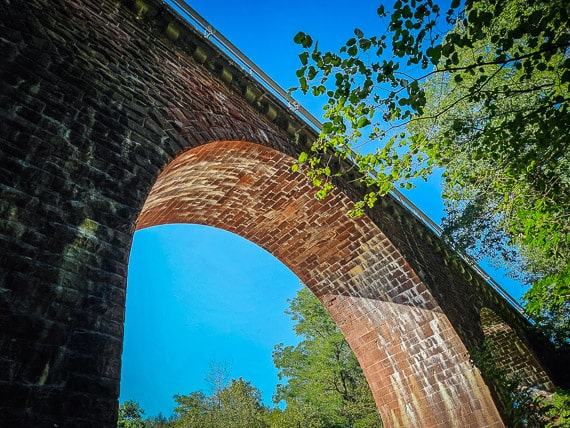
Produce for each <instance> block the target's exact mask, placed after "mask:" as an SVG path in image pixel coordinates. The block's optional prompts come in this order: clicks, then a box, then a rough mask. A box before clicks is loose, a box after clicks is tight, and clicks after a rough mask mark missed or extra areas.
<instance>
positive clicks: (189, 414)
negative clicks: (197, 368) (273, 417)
mask: <svg viewBox="0 0 570 428" xmlns="http://www.w3.org/2000/svg"><path fill="white" fill-rule="evenodd" d="M174 400H175V401H176V403H177V407H176V408H175V409H174V411H175V412H176V413H177V415H178V417H177V418H176V420H175V422H174V426H175V427H185V428H191V427H196V428H224V427H233V428H240V427H243V428H264V427H266V426H267V424H266V422H265V417H266V413H267V409H266V408H265V407H264V406H263V403H262V400H261V393H260V392H259V390H258V389H257V388H255V387H254V386H252V385H251V384H250V383H249V382H246V381H245V380H243V379H242V378H241V377H240V378H239V379H232V380H231V382H230V383H229V385H227V386H224V387H222V388H220V389H219V390H217V391H216V392H215V393H214V394H213V395H211V396H206V395H205V394H203V393H202V392H192V393H190V394H189V395H175V396H174Z"/></svg>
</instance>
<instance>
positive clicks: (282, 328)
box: [120, 224, 301, 415]
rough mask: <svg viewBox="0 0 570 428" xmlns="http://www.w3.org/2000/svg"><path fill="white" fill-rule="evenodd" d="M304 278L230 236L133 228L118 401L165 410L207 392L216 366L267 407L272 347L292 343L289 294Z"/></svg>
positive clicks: (197, 228)
mask: <svg viewBox="0 0 570 428" xmlns="http://www.w3.org/2000/svg"><path fill="white" fill-rule="evenodd" d="M299 288H301V285H300V283H299V280H298V278H297V277H296V276H295V275H294V274H293V273H292V272H291V271H290V270H289V269H287V268H286V267H285V266H284V265H283V264H282V263H279V262H278V261H277V260H276V259H275V258H274V257H273V256H271V255H270V254H269V253H267V252H266V251H264V250H262V249H260V248H259V247H257V246H255V245H254V244H252V243H251V242H249V241H247V240H245V239H243V238H241V237H239V236H237V235H234V234H231V233H229V232H226V231H223V230H220V229H215V228H211V227H207V226H201V225H194V224H174V225H163V226H157V227H152V228H148V229H144V230H140V231H138V232H137V233H136V234H135V238H134V242H133V247H132V250H131V256H130V263H129V277H128V293H127V311H126V322H125V339H124V345H123V371H122V376H121V400H120V401H122V402H123V401H125V400H129V399H135V400H136V401H139V402H140V404H141V406H142V407H143V408H144V409H145V411H146V412H147V415H156V414H158V412H162V413H163V414H168V413H169V412H170V411H172V409H173V401H172V396H173V395H174V394H187V393H190V392H191V391H194V390H200V389H201V390H203V391H205V392H208V389H209V385H208V384H207V382H205V379H204V378H205V376H206V374H207V372H208V370H209V365H210V363H212V362H216V363H228V364H229V366H230V368H231V375H232V376H234V377H237V376H242V377H243V378H244V379H246V380H248V381H251V382H252V384H253V385H254V386H256V387H257V388H259V389H260V390H261V392H262V393H263V399H264V402H265V404H266V405H270V404H271V398H272V394H273V392H274V386H275V382H276V380H277V370H276V369H275V367H274V365H273V361H272V358H271V356H272V350H273V346H274V345H276V344H278V343H280V342H285V343H288V344H290V343H295V342H296V338H295V334H294V332H293V331H292V328H291V322H290V319H289V318H288V317H287V316H286V315H285V313H284V311H285V310H286V309H287V299H289V298H293V297H294V295H295V294H296V292H297V290H298V289H299Z"/></svg>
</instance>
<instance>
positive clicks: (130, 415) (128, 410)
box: [117, 400, 145, 428]
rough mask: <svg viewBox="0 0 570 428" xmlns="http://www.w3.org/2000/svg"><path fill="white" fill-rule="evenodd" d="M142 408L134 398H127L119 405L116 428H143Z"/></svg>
mask: <svg viewBox="0 0 570 428" xmlns="http://www.w3.org/2000/svg"><path fill="white" fill-rule="evenodd" d="M143 415H144V410H143V409H142V407H141V406H140V404H139V403H138V402H136V401H134V400H128V401H125V402H124V403H121V404H120V405H119V418H118V421H117V427H118V428H144V426H145V425H144V422H143V419H142V418H143Z"/></svg>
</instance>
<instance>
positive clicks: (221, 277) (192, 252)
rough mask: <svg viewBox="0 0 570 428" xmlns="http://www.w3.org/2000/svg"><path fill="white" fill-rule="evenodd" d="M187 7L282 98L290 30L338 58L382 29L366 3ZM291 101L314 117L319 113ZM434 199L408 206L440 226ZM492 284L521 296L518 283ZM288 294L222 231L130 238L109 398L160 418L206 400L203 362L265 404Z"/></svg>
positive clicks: (166, 231)
mask: <svg viewBox="0 0 570 428" xmlns="http://www.w3.org/2000/svg"><path fill="white" fill-rule="evenodd" d="M189 3H190V5H191V6H192V7H193V8H194V9H195V10H197V11H198V13H200V14H201V15H202V16H203V17H204V18H205V19H206V20H207V21H209V22H210V23H211V24H212V25H213V27H214V28H216V29H217V30H218V31H220V32H221V33H222V34H223V35H224V36H225V37H226V38H227V39H229V40H230V41H231V42H232V43H233V44H234V45H235V46H237V47H238V48H239V49H240V50H241V51H242V52H244V53H245V54H246V55H247V56H248V57H249V58H250V59H251V60H252V61H253V62H254V63H255V64H256V65H257V66H259V67H260V68H261V69H262V70H264V71H265V72H266V73H267V74H268V75H269V76H271V77H272V78H273V79H274V80H275V81H277V83H279V84H280V85H281V86H282V87H283V88H285V89H288V88H289V87H292V86H296V85H297V80H296V76H295V70H296V69H297V68H299V61H298V57H297V55H298V54H299V53H300V50H299V48H298V46H297V45H295V44H294V43H293V37H294V35H295V34H296V33H297V32H298V31H304V32H306V33H309V34H311V35H312V36H313V38H314V39H318V40H319V46H320V47H323V48H330V49H335V48H337V49H338V47H339V46H340V45H341V44H342V42H344V41H345V40H346V39H348V38H349V37H351V36H352V34H353V30H354V28H355V27H358V28H360V29H362V30H364V31H365V33H367V32H376V33H379V32H381V31H382V27H381V24H380V21H379V20H378V19H377V18H376V8H377V6H378V4H377V2H375V1H368V0H366V1H359V2H352V3H350V2H346V1H345V0H343V1H337V0H329V1H322V0H310V1H307V0H303V1H299V0H288V1H281V2H277V1H253V0H242V1H227V0H218V1H216V0H193V1H191V2H189ZM298 99H299V100H300V101H301V102H302V104H303V105H304V106H305V107H306V108H308V109H309V110H311V111H312V112H313V114H314V115H315V116H317V117H320V105H319V104H317V103H316V102H315V101H314V100H312V99H311V98H304V99H303V98H300V97H298ZM439 194H440V190H439V185H438V183H437V181H433V182H430V183H428V184H425V185H423V186H422V187H421V188H420V189H417V190H415V191H413V192H412V193H410V194H408V197H410V199H412V201H413V202H414V203H415V204H417V205H418V206H419V207H420V208H421V209H422V210H423V211H424V212H425V213H427V214H428V215H429V216H430V217H431V218H432V219H433V220H434V221H436V222H437V223H439V221H440V219H441V216H442V203H441V200H440V198H439ZM494 276H495V275H494ZM497 276H498V278H497ZM497 276H495V277H496V279H497V280H498V281H499V282H500V283H501V285H503V287H505V288H506V289H507V290H508V291H509V292H510V293H511V294H512V295H513V296H514V297H515V298H519V297H520V295H521V293H522V289H521V287H520V286H518V285H517V284H515V283H513V282H512V281H507V280H504V279H502V278H501V276H500V275H497ZM299 287H300V285H299V280H298V279H297V278H296V277H295V275H294V274H293V273H291V272H290V271H289V270H288V269H287V268H286V267H285V266H283V265H282V264H281V263H280V262H279V261H277V260H276V259H275V258H274V257H273V256H271V255H270V254H268V253H267V252H265V251H264V250H262V249H261V248H259V247H257V246H255V245H254V244H252V243H250V242H248V241H246V240H244V239H242V238H240V237H238V236H236V235H232V234H230V233H228V232H225V231H220V230H217V229H213V228H207V227H203V226H196V225H171V226H160V227H155V228H150V229H146V230H142V231H138V232H137V233H136V234H135V239H134V243H133V247H132V250H131V259H130V263H129V276H128V287H127V313H126V324H125V344H124V350H123V371H122V378H121V396H120V401H121V402H122V401H124V400H129V399H134V400H136V401H138V402H139V403H140V404H141V405H142V407H143V408H144V409H145V410H146V415H147V416H152V415H156V414H158V412H159V411H160V412H162V413H163V414H166V415H168V414H170V412H171V411H172V408H173V405H174V401H173V400H172V396H173V395H174V394H188V393H190V392H191V391H195V390H198V389H202V390H204V392H205V393H209V391H208V386H207V384H206V383H205V382H204V378H205V376H206V372H207V371H208V364H209V362H211V361H217V362H227V363H228V364H230V365H231V367H232V376H233V377H239V376H242V377H243V378H244V379H245V380H247V381H250V382H252V384H253V385H255V386H256V387H258V388H259V389H261V391H262V393H263V398H264V400H265V402H266V404H270V403H271V396H272V394H273V392H274V388H275V384H276V382H277V376H276V373H277V372H276V369H275V368H274V366H273V362H272V359H271V352H272V350H273V346H274V345H275V344H277V343H280V342H284V343H287V344H292V343H294V342H295V341H296V338H295V336H294V333H293V332H292V324H291V322H290V320H289V319H288V317H287V316H286V315H284V313H283V312H284V310H285V309H286V308H287V306H288V305H287V301H286V299H287V298H292V297H294V295H295V293H296V291H297V290H298V289H299Z"/></svg>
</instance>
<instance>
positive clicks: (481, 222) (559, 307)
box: [294, 0, 570, 344]
mask: <svg viewBox="0 0 570 428" xmlns="http://www.w3.org/2000/svg"><path fill="white" fill-rule="evenodd" d="M569 11H570V6H569V5H568V3H567V2H563V1H540V0H538V1H535V2H528V1H526V0H467V1H465V2H463V3H462V2H460V1H458V0H453V1H452V2H451V5H450V7H449V9H448V10H447V11H444V10H442V9H441V8H440V7H439V6H438V5H437V4H436V3H435V2H434V1H432V0H397V1H396V2H395V3H394V5H393V8H392V10H388V9H387V8H386V7H384V6H380V7H379V8H378V10H377V13H378V15H379V17H380V18H381V19H383V20H384V21H385V22H387V24H386V27H387V30H388V31H387V32H385V33H383V34H381V35H365V34H364V33H363V31H361V30H359V29H356V30H355V31H354V37H351V38H350V39H349V40H347V42H346V43H345V44H344V45H343V46H341V47H340V48H339V49H338V51H336V52H323V51H321V50H320V49H319V48H318V44H317V43H315V42H314V41H313V39H312V37H311V36H310V35H307V34H305V33H303V32H300V33H298V34H297V35H296V37H295V41H296V42H297V43H298V44H300V45H301V46H302V47H303V48H304V51H303V52H302V53H301V54H300V55H299V57H300V61H301V68H300V69H299V70H298V71H297V76H298V77H299V83H300V89H301V90H302V91H303V92H304V93H309V92H310V93H312V94H313V95H315V96H320V97H324V99H325V100H326V102H325V106H324V109H325V111H324V119H325V121H324V123H323V130H322V132H321V135H320V138H319V139H318V140H317V141H315V142H314V144H313V147H312V150H311V152H310V153H305V154H302V155H301V156H300V157H299V161H298V163H297V164H296V165H295V166H294V168H295V169H299V168H302V170H304V171H305V172H306V173H307V174H308V175H309V177H310V178H311V179H312V180H313V182H314V183H315V184H316V185H317V186H318V187H320V189H319V190H318V193H317V196H318V197H324V196H325V195H326V193H327V191H328V190H330V188H331V187H332V182H333V179H334V175H335V171H336V170H337V169H336V168H335V164H336V161H335V159H336V158H346V157H350V158H351V159H353V161H354V162H355V164H356V165H357V166H358V168H359V170H360V172H361V173H362V178H361V179H360V180H361V181H363V182H365V183H366V184H367V185H368V186H369V192H368V193H367V194H366V196H365V197H364V199H363V201H361V202H360V203H358V204H357V206H356V208H355V210H354V211H353V212H352V214H360V213H362V211H363V209H365V208H366V207H367V206H372V205H373V204H374V202H375V201H376V200H377V198H379V197H380V196H382V195H385V194H386V193H388V192H389V191H390V190H392V189H393V188H394V187H402V188H411V187H412V186H413V185H414V181H415V180H417V179H424V180H427V179H428V178H429V177H430V176H431V175H432V174H433V173H434V172H440V171H442V172H443V197H444V198H445V200H446V219H445V221H444V224H443V225H444V227H445V230H446V236H447V238H448V239H450V240H452V241H453V243H454V245H455V246H456V247H459V248H461V249H464V250H467V251H470V252H471V253H472V254H474V255H475V256H478V257H491V258H494V259H495V260H496V263H497V264H504V263H505V262H506V263H508V264H509V266H511V267H512V272H513V274H515V275H516V274H518V278H519V279H522V280H523V281H526V282H527V283H529V284H532V287H531V288H530V290H529V291H528V292H527V294H526V296H525V299H526V301H527V304H526V310H527V312H528V313H529V314H530V315H531V316H533V317H534V318H535V320H537V321H538V322H539V323H540V324H541V325H542V326H543V328H545V329H546V330H547V331H548V333H549V334H550V335H551V337H552V338H553V340H555V341H556V342H557V343H559V344H564V343H567V342H568V334H569V333H568V332H570V321H569V320H570V316H569V315H570V150H568V147H570V144H569V142H568V130H569V129H570V126H569V125H570V113H569V109H568V107H569V102H570V99H569V93H570V91H569V85H570V56H569V53H570V31H569V30H570V29H569V24H568V23H569V22H570V19H569ZM356 149H360V151H356Z"/></svg>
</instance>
